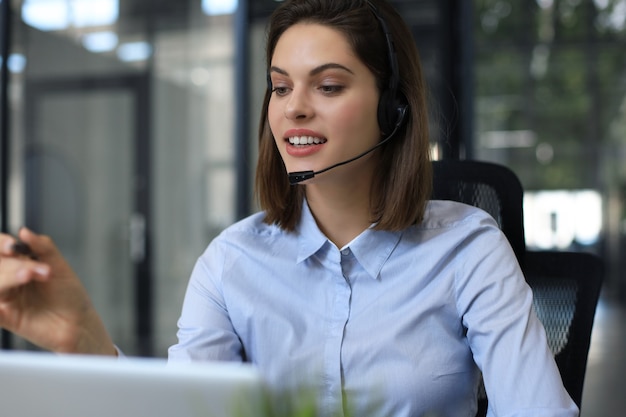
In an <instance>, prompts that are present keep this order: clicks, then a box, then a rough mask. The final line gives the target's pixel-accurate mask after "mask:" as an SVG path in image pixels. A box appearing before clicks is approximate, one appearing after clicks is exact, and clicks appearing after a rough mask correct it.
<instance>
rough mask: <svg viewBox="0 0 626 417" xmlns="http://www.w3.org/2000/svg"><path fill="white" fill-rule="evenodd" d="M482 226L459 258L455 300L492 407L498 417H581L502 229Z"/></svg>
mask: <svg viewBox="0 0 626 417" xmlns="http://www.w3.org/2000/svg"><path fill="white" fill-rule="evenodd" d="M484 226H485V225H484V224H483V225H481V227H479V228H478V229H477V230H476V231H475V233H474V234H473V235H472V236H471V237H470V239H471V242H470V243H469V244H468V245H467V246H466V247H465V250H464V252H465V253H463V255H462V256H459V257H458V262H459V266H458V268H457V270H458V277H457V280H458V281H457V289H458V294H457V297H458V309H459V313H460V314H461V317H462V318H463V324H464V326H465V327H466V328H467V338H468V340H469V343H470V347H471V349H472V353H473V355H474V360H475V361H476V363H477V364H478V366H479V367H480V369H481V370H482V372H483V378H484V382H485V388H486V391H487V397H488V399H489V408H490V410H491V411H492V412H494V413H495V415H499V416H509V415H510V416H513V415H515V416H534V415H545V416H577V415H578V410H577V408H576V405H575V404H574V402H573V401H572V400H571V398H569V395H568V394H567V392H566V391H565V389H564V387H563V384H562V381H561V377H560V374H559V371H558V368H557V366H556V363H555V361H554V357H553V355H552V352H551V351H550V349H549V347H548V345H547V341H546V335H545V330H544V328H543V326H542V324H541V322H540V321H539V320H538V319H537V317H536V315H535V312H534V310H533V296H532V292H531V290H530V288H529V287H528V285H527V284H526V281H525V279H524V276H523V274H522V272H521V269H520V267H519V265H518V263H517V261H516V259H515V256H514V254H513V251H512V250H511V248H510V246H509V245H508V241H507V240H506V238H505V237H504V236H503V235H502V234H501V232H500V231H499V229H497V228H495V227H484ZM486 226H488V225H486Z"/></svg>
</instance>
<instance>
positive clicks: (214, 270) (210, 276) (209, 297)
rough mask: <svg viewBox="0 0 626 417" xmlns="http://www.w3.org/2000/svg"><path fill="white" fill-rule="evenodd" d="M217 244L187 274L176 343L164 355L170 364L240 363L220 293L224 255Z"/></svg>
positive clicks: (239, 348)
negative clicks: (224, 361) (195, 362)
mask: <svg viewBox="0 0 626 417" xmlns="http://www.w3.org/2000/svg"><path fill="white" fill-rule="evenodd" d="M218 240H219V238H218V239H217V240H216V241H213V242H212V243H211V244H210V245H209V247H208V248H207V250H206V251H205V253H204V254H202V256H201V257H200V258H199V259H198V261H197V262H196V265H195V267H194V269H193V272H192V273H191V278H190V280H189V284H188V287H187V292H186V294H185V300H184V302H183V308H182V313H181V316H180V318H179V320H178V333H177V336H178V343H177V344H176V345H174V346H172V347H170V349H169V351H168V360H169V361H171V362H173V361H177V362H181V361H182V362H190V361H206V360H228V361H242V360H244V353H243V351H244V350H243V346H242V344H241V340H240V339H239V336H238V335H237V333H236V331H235V329H234V328H233V325H232V322H231V320H230V316H229V313H228V307H227V303H226V301H225V299H224V294H223V291H222V279H223V278H224V277H223V263H224V260H225V259H226V256H227V254H226V253H224V250H222V248H220V245H219V242H218Z"/></svg>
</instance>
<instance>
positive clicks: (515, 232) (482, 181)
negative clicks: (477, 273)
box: [432, 159, 526, 263]
mask: <svg viewBox="0 0 626 417" xmlns="http://www.w3.org/2000/svg"><path fill="white" fill-rule="evenodd" d="M523 196H524V190H523V188H522V184H521V183H520V181H519V179H518V178H517V175H515V173H513V171H511V170H510V169H509V168H507V167H505V166H503V165H498V164H494V163H491V162H484V161H474V160H472V161H469V160H451V159H446V160H441V161H433V195H432V199H433V200H453V201H458V202H461V203H465V204H469V205H472V206H475V207H479V208H481V209H483V210H485V211H486V212H487V213H489V214H490V215H491V216H492V217H493V218H494V219H495V220H496V222H498V225H499V226H500V229H502V232H503V233H504V235H505V236H506V237H507V239H508V240H509V243H510V244H511V246H512V248H513V251H514V252H515V255H516V256H517V259H518V261H520V263H521V261H522V259H523V257H524V253H525V252H526V242H525V239H524V215H523V207H522V203H523Z"/></svg>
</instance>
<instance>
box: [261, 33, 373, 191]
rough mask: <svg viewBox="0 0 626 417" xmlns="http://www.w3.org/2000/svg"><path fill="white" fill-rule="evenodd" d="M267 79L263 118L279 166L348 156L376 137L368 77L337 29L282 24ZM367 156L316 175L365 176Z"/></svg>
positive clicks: (299, 166) (369, 164)
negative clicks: (269, 89) (284, 27)
mask: <svg viewBox="0 0 626 417" xmlns="http://www.w3.org/2000/svg"><path fill="white" fill-rule="evenodd" d="M270 77H271V81H272V87H273V93H272V96H271V99H270V102H269V108H268V119H269V124H270V128H271V130H272V133H273V135H274V138H275V141H276V145H277V146H278V149H279V151H280V154H281V157H282V159H283V161H284V163H285V167H286V169H287V172H293V171H306V170H313V171H317V170H321V169H324V168H326V167H328V166H330V165H333V164H335V163H338V162H342V161H344V160H347V159H350V158H353V157H354V156H356V155H358V154H360V153H362V152H364V151H366V150H368V149H369V148H371V147H373V146H374V145H376V144H377V143H378V141H379V139H380V129H379V127H378V120H377V107H378V97H379V92H378V88H377V87H376V79H375V77H374V75H373V74H372V73H371V72H370V71H369V69H368V68H367V67H366V66H365V65H364V64H363V62H361V61H360V60H359V59H358V58H357V57H356V55H355V54H354V52H353V51H352V49H351V47H350V45H349V44H348V42H347V40H346V39H345V37H344V36H343V35H342V34H341V33H340V32H338V31H336V30H334V29H332V28H329V27H327V26H323V25H320V24H312V23H299V24H296V25H294V26H292V27H290V28H289V29H288V30H287V31H285V32H284V33H283V35H282V36H281V37H280V39H279V40H278V43H277V44H276V48H275V50H274V55H273V56H272V62H271V65H270ZM374 166H375V163H374V159H373V158H372V157H371V155H368V156H366V157H364V158H360V159H359V160H357V161H354V162H352V163H349V164H347V165H344V166H342V167H338V168H336V169H332V170H330V171H328V172H326V173H323V174H319V175H318V176H316V177H315V178H314V179H312V180H308V183H311V182H319V181H322V180H324V179H330V178H333V179H334V180H337V179H338V178H339V177H338V176H340V175H344V176H345V175H350V178H369V175H363V174H365V173H366V171H368V170H369V172H370V173H371V172H373V170H374Z"/></svg>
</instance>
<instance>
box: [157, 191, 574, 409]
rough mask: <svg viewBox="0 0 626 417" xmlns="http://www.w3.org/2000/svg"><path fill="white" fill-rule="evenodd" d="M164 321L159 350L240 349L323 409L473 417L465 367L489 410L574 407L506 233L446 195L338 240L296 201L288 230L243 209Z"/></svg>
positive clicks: (188, 354) (226, 355) (213, 355)
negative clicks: (297, 214)
mask: <svg viewBox="0 0 626 417" xmlns="http://www.w3.org/2000/svg"><path fill="white" fill-rule="evenodd" d="M178 324H179V331H178V339H179V342H178V344H176V345H174V346H172V347H171V348H170V350H169V359H170V361H208V360H230V361H249V362H252V363H254V364H256V365H257V366H258V367H259V369H260V370H261V373H262V374H263V375H264V377H265V378H267V380H268V382H269V383H270V384H273V385H275V386H278V387H294V386H297V385H299V384H304V385H307V386H309V387H311V388H313V389H314V390H315V392H316V393H317V394H318V403H319V405H320V407H321V411H322V413H323V414H324V415H330V414H332V413H333V412H336V411H338V410H341V409H342V408H343V407H344V406H345V404H343V401H346V402H347V403H348V404H347V406H348V408H350V409H351V410H352V411H354V414H353V415H356V416H365V415H367V416H394V417H401V416H407V417H408V416H423V415H429V416H430V415H432V416H440V417H446V416H450V417H452V416H454V417H461V416H467V417H473V416H474V415H475V413H476V391H477V386H478V384H479V379H480V371H479V369H480V370H481V371H482V373H483V375H484V381H485V386H486V389H487V393H488V397H489V406H490V411H489V413H490V415H493V416H508V417H512V416H520V417H521V416H529V417H530V416H532V417H539V416H545V417H548V416H563V417H565V416H568V417H570V416H577V415H578V410H577V408H576V406H575V404H574V403H573V401H572V400H571V399H570V398H569V396H568V395H567V392H566V391H565V390H564V388H563V385H562V383H561V379H560V376H559V373H558V369H557V367H556V365H555V362H554V359H553V355H552V353H551V351H550V349H549V348H548V346H547V343H546V337H545V331H544V329H543V327H542V325H541V323H540V322H539V321H538V319H537V318H536V316H535V313H534V311H533V309H532V293H531V290H530V288H529V287H528V286H527V284H526V282H525V280H524V277H523V275H522V272H521V271H520V268H519V265H518V263H517V261H516V259H515V256H514V254H513V251H512V250H511V247H510V246H509V244H508V241H507V240H506V238H505V237H504V235H503V234H502V233H501V231H500V229H499V228H498V226H497V224H496V223H495V221H494V220H493V219H492V218H491V217H489V215H487V214H486V213H484V212H483V211H481V210H478V209H475V208H473V207H470V206H466V205H462V204H458V203H453V202H447V201H445V202H444V201H431V202H430V203H429V205H428V208H427V211H426V215H425V219H424V221H423V222H422V223H421V224H419V225H417V226H414V227H410V228H408V229H406V230H404V231H402V232H388V231H378V230H374V229H371V228H370V229H368V230H366V231H364V232H363V233H361V234H360V235H359V236H358V237H357V238H355V239H354V240H353V241H352V242H351V243H350V244H349V245H347V246H346V247H345V248H341V249H339V248H337V247H336V246H335V245H334V244H333V243H332V242H330V241H329V240H328V239H327V238H326V236H324V234H323V233H322V232H321V231H320V230H319V229H318V227H317V225H316V222H315V220H314V218H313V216H312V215H311V212H310V211H309V209H308V207H307V205H306V204H304V209H303V215H302V219H301V221H300V224H299V226H298V227H297V230H296V231H295V232H291V233H289V232H285V231H283V230H281V229H280V228H278V227H277V226H275V225H268V224H265V223H264V222H263V214H262V213H258V214H255V215H252V216H250V217H248V218H247V219H244V220H242V221H240V222H238V223H236V224H234V225H233V226H231V227H229V228H227V229H226V230H224V231H223V232H222V233H221V234H220V235H219V236H218V237H216V238H215V239H214V240H213V242H211V244H210V245H209V247H208V248H207V249H206V251H205V252H204V253H203V254H202V255H201V256H200V258H199V259H198V262H197V264H196V266H195V268H194V270H193V273H192V275H191V279H190V282H189V287H188V289H187V293H186V297H185V301H184V304H183V309H182V314H181V317H180V320H179V323H178Z"/></svg>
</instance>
